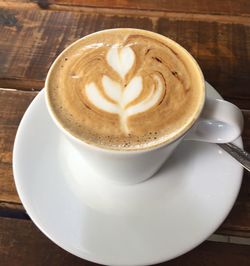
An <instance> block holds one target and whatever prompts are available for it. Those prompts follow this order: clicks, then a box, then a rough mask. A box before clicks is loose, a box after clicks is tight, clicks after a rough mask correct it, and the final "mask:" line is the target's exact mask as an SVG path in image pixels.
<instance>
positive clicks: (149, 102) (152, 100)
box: [126, 75, 163, 117]
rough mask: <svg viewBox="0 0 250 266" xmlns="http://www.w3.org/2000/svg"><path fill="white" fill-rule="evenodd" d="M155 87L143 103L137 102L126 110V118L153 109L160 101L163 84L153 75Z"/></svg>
mask: <svg viewBox="0 0 250 266" xmlns="http://www.w3.org/2000/svg"><path fill="white" fill-rule="evenodd" d="M154 80H155V85H154V86H153V87H152V88H151V91H150V93H149V95H148V96H147V97H146V99H144V100H143V101H141V102H139V103H138V104H136V105H132V106H131V107H129V108H128V109H127V110H126V116H127V117H128V116H131V115H135V114H139V113H143V112H145V111H146V110H149V109H150V108H152V107H154V106H155V105H156V104H157V103H158V102H159V100H160V98H161V95H162V91H163V84H162V81H161V79H160V78H159V77H158V76H157V75H154Z"/></svg>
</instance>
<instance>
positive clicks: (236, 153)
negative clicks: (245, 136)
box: [217, 143, 250, 172]
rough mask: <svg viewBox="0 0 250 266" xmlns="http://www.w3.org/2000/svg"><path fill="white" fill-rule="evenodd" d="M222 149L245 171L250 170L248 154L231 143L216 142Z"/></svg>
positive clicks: (249, 156)
mask: <svg viewBox="0 0 250 266" xmlns="http://www.w3.org/2000/svg"><path fill="white" fill-rule="evenodd" d="M217 145H219V146H220V147H221V148H222V149H223V150H225V151H226V152H228V153H229V154H230V155H231V156H232V157H233V158H234V159H236V160H237V161H238V162H239V163H240V164H241V165H242V166H243V167H244V168H245V169H246V170H247V171H249V172H250V154H249V153H248V152H246V151H244V150H242V149H240V148H239V147H237V146H236V145H234V144H233V143H223V144H221V143H217Z"/></svg>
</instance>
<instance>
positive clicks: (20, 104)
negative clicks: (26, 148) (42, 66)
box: [0, 89, 37, 203]
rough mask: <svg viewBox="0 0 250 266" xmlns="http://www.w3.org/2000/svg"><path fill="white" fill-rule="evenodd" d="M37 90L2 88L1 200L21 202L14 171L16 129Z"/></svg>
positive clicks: (0, 131) (0, 117)
mask: <svg viewBox="0 0 250 266" xmlns="http://www.w3.org/2000/svg"><path fill="white" fill-rule="evenodd" d="M36 94H37V93H36V92H21V91H11V90H3V89H0V106H1V108H0V184H1V186H0V202H14V203H20V200H19V198H18V196H17V193H16V188H15V185H14V181H13V173H12V149H13V144H14V139H15V135H16V130H17V127H18V125H19V122H20V121H21V118H22V116H23V114H24V112H25V110H26V109H27V107H28V105H29V104H30V102H31V101H32V99H33V98H34V97H35V95H36Z"/></svg>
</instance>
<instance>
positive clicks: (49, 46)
mask: <svg viewBox="0 0 250 266" xmlns="http://www.w3.org/2000/svg"><path fill="white" fill-rule="evenodd" d="M0 6H1V3H0ZM109 12H110V11H109ZM0 18H1V19H0V35H1V36H2V38H1V40H0V65H1V68H0V86H1V87H11V88H17V89H28V90H31V89H36V90H39V89H41V87H43V84H44V80H45V78H46V73H47V72H48V69H49V67H50V65H51V63H52V62H53V60H54V59H55V58H56V56H57V55H58V54H59V53H60V52H61V51H62V50H63V49H64V48H65V47H66V46H68V45H69V44H70V43H72V42H73V41H75V40H77V39H78V38H80V37H83V36H85V35H86V34H89V33H92V32H94V31H97V30H102V29H107V28H113V27H135V26H136V27H139V28H143V29H147V30H151V31H156V32H158V33H161V34H163V35H166V36H168V37H170V38H172V39H174V40H176V41H177V42H179V43H180V44H181V45H183V46H184V47H185V48H187V49H188V50H189V51H190V52H191V53H192V54H193V55H194V57H195V58H196V59H197V61H198V62H199V64H200V65H201V68H202V69H203V71H204V75H205V78H206V79H207V80H208V81H209V82H210V83H211V84H212V85H214V86H215V87H216V89H217V90H218V91H219V92H220V93H221V94H222V95H223V96H224V97H225V98H226V99H230V100H231V101H232V102H234V103H236V104H238V105H239V106H240V107H241V108H244V109H248V108H250V101H249V100H250V90H248V89H246V88H248V86H249V84H250V75H249V73H250V45H249V43H250V18H247V19H246V20H245V21H244V23H243V22H242V21H241V22H239V21H238V22H237V21H234V22H233V23H232V21H230V20H229V21H223V20H221V19H218V20H216V21H214V19H211V18H210V20H208V21H206V18H203V19H202V20H200V19H201V18H199V17H197V18H195V19H194V18H193V16H189V17H182V16H181V15H179V16H177V15H174V16H169V15H168V14H167V15H166V16H165V15H164V14H163V15H162V17H155V16H153V15H152V16H150V15H147V14H146V15H143V13H141V14H140V15H138V14H137V15H136V14H126V13H123V14H120V13H119V12H116V13H115V14H112V13H107V14H106V13H101V12H100V11H99V13H98V10H97V11H93V12H90V11H89V12H87V11H85V12H72V11H53V10H41V9H39V8H37V9H35V8H30V9H27V8H22V6H20V8H17V7H9V8H1V9H0Z"/></svg>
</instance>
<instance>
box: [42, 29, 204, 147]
mask: <svg viewBox="0 0 250 266" xmlns="http://www.w3.org/2000/svg"><path fill="white" fill-rule="evenodd" d="M46 89H47V96H48V100H49V103H50V106H51V109H52V111H53V113H54V114H55V116H56V117H57V119H58V120H59V121H60V123H61V124H62V125H63V127H64V128H65V129H66V130H68V131H69V132H70V133H71V134H73V135H74V136H76V137H77V138H79V139H81V140H83V141H84V142H87V143H89V144H94V145H96V146H99V147H101V148H108V149H118V150H138V149H147V148H150V147H152V146H157V145H159V144H161V143H163V142H168V141H170V140H172V139H174V138H177V137H178V136H180V135H181V134H183V132H184V131H185V130H187V129H188V128H189V127H190V126H191V125H192V123H193V121H195V119H196V118H197V116H198V114H199V112H200V110H201V108H202V104H203V100H204V88H203V79H202V75H201V72H200V70H199V67H198V66H197V64H196V63H195V61H194V60H193V59H192V57H191V56H190V55H189V54H188V53H187V52H186V51H185V50H184V49H183V48H182V47H180V46H179V45H178V44H176V43H174V42H173V41H171V40H169V39H167V38H165V37H163V36H160V35H157V34H154V33H149V32H146V31H142V30H132V29H116V30H109V31H103V32H98V33H95V34H92V35H89V36H87V37H85V38H83V39H81V40H79V41H77V42H76V43H74V44H73V45H72V46H70V47H69V48H68V49H66V50H65V51H64V52H63V53H62V54H61V55H60V56H59V57H58V59H57V60H56V62H55V63H54V65H53V66H52V68H51V70H50V74H49V77H48V78H47V80H46Z"/></svg>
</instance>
